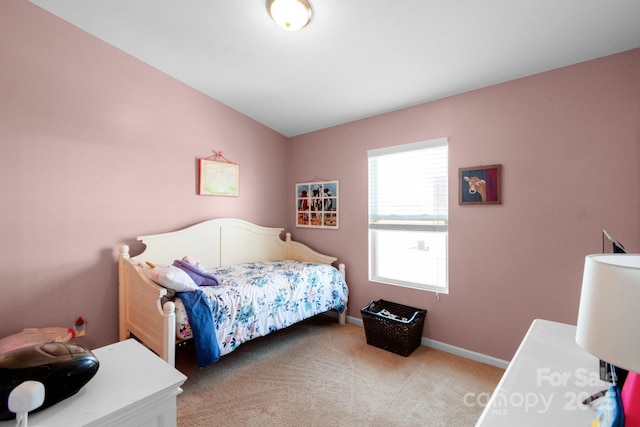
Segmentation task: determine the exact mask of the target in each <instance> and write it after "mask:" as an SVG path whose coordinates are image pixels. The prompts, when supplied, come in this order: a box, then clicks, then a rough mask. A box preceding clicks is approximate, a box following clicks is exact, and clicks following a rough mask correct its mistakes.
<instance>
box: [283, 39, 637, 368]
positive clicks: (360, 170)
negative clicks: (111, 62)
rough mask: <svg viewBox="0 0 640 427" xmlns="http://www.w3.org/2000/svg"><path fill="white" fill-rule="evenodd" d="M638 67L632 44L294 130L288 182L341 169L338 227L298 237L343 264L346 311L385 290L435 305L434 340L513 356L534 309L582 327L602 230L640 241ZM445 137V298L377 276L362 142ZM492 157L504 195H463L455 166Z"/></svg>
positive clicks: (431, 314) (337, 175) (298, 232)
mask: <svg viewBox="0 0 640 427" xmlns="http://www.w3.org/2000/svg"><path fill="white" fill-rule="evenodd" d="M639 75H640V49H635V50H632V51H629V52H626V53H622V54H619V55H614V56H610V57H606V58H603V59H599V60H595V61H590V62H586V63H582V64H578V65H575V66H571V67H567V68H563V69H559V70H555V71H552V72H548V73H543V74H539V75H535V76H531V77H528V78H524V79H520V80H516V81H512V82H509V83H505V84H501V85H497V86H493V87H489V88H485V89H481V90H477V91H473V92H469V93H465V94H462V95H458V96H454V97H451V98H447V99H443V100H440V101H436V102H431V103H427V104H423V105H419V106H416V107H413V108H408V109H404V110H401V111H396V112H393V113H389V114H385V115H381V116H378V117H373V118H370V119H367V120H361V121H357V122H353V123H349V124H346V125H343V126H338V127H334V128H331V129H326V130H322V131H318V132H314V133H310V134H307V135H302V136H299V137H297V138H294V139H293V140H292V141H290V142H289V147H290V155H291V156H292V157H291V160H292V161H291V165H292V166H291V170H290V173H289V187H290V188H293V185H294V183H295V182H301V181H308V180H311V179H314V178H316V177H319V178H322V179H327V180H339V181H340V202H339V203H340V209H341V210H340V229H339V230H329V231H327V230H310V229H302V228H300V229H294V233H293V234H294V238H296V239H298V240H301V241H306V242H309V243H313V245H314V246H315V247H317V248H318V249H320V250H323V251H326V252H329V253H332V254H335V255H336V256H338V257H339V259H340V261H341V262H344V263H346V264H347V279H348V283H349V286H350V292H351V293H350V301H349V312H348V314H349V315H350V316H355V317H360V312H359V309H360V308H361V307H363V306H365V305H366V304H367V303H368V302H369V301H371V300H373V299H379V298H384V299H389V300H393V301H397V302H401V303H405V304H409V305H413V306H418V307H422V308H426V309H427V310H428V314H427V323H426V326H425V333H424V335H425V336H426V337H428V338H431V339H434V340H437V341H441V342H445V343H447V344H451V345H454V346H458V347H462V348H465V349H468V350H472V351H476V352H479V353H483V354H488V355H491V356H494V357H498V358H501V359H510V358H511V356H512V355H513V353H514V351H515V350H516V348H517V346H518V344H519V342H520V341H521V339H522V337H523V335H524V333H525V332H526V330H527V328H528V327H529V325H530V323H531V321H532V320H533V319H534V318H546V319H550V320H556V321H562V322H567V323H574V324H575V321H576V317H577V310H578V299H579V293H580V286H581V280H582V268H583V263H584V257H585V255H587V254H590V253H597V252H599V251H601V230H602V229H603V228H605V229H607V230H609V231H610V232H612V233H613V234H614V235H615V236H617V238H618V239H619V240H620V241H621V242H622V243H623V244H625V245H626V247H627V249H628V250H631V251H635V252H638V251H639V250H640V220H639V219H640V192H639V191H638V189H637V183H638V182H640V167H639V166H640V165H639V162H640V79H639V78H638V76H639ZM439 137H448V138H449V147H450V161H449V165H450V180H451V181H450V187H449V189H450V211H449V215H450V236H449V250H450V254H449V255H450V294H449V295H442V296H441V298H440V300H439V301H438V300H436V298H435V295H434V294H433V293H431V292H425V291H415V290H409V289H406V288H398V287H393V286H389V285H383V284H378V283H372V282H369V281H368V279H367V277H368V275H367V153H366V152H367V150H368V149H372V148H379V147H384V146H389V145H396V144H403V143H409V142H415V141H422V140H428V139H433V138H439ZM494 163H501V164H502V165H503V179H504V181H503V183H504V186H503V200H504V201H503V204H502V205H500V206H459V205H458V201H457V200H458V192H457V173H458V168H460V167H468V166H478V165H483V164H484V165H487V164H494ZM292 193H293V192H292ZM292 193H291V194H289V197H290V199H289V200H290V201H289V204H290V205H291V206H294V201H293V194H292ZM293 227H295V222H294V220H293V215H290V216H289V228H292V229H293Z"/></svg>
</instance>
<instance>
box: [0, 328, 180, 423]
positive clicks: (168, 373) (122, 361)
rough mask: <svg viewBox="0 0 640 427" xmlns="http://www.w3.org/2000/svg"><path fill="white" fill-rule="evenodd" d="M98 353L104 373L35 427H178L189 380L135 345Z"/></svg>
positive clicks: (41, 416)
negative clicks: (180, 400)
mask: <svg viewBox="0 0 640 427" xmlns="http://www.w3.org/2000/svg"><path fill="white" fill-rule="evenodd" d="M92 352H93V354H94V355H95V356H96V357H97V358H98V360H99V361H100V368H99V369H98V373H97V374H96V375H95V376H94V377H93V378H92V379H91V381H89V382H88V383H87V384H86V385H85V386H84V387H83V388H82V389H81V390H80V391H79V392H78V393H77V394H75V395H74V396H71V397H69V398H68V399H65V400H63V401H62V402H59V403H57V404H55V405H53V406H51V407H49V408H47V409H44V410H42V411H40V412H35V413H33V414H29V426H30V427H39V426H43V427H44V426H47V427H56V426H64V427H73V426H110V427H111V426H127V427H130V426H143V425H144V426H146V427H151V426H159V427H160V426H162V427H168V426H175V425H176V396H177V395H178V394H180V393H182V389H181V388H180V386H181V385H182V384H183V383H184V382H185V380H186V379H187V377H186V376H184V375H183V374H182V373H180V372H179V371H177V370H176V369H174V368H173V367H171V366H169V365H168V364H167V363H166V362H165V361H164V360H162V359H160V358H159V357H158V356H156V355H155V354H154V353H153V352H151V351H150V350H148V349H147V348H146V347H144V346H143V345H141V344H140V343H138V342H137V341H135V340H133V339H129V340H126V341H121V342H118V343H115V344H111V345H108V346H105V347H101V348H98V349H96V350H92ZM15 423H16V422H15V420H11V421H4V422H0V427H5V426H15Z"/></svg>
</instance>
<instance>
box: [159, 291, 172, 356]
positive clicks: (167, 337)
mask: <svg viewBox="0 0 640 427" xmlns="http://www.w3.org/2000/svg"><path fill="white" fill-rule="evenodd" d="M162 311H163V312H164V317H163V319H164V328H163V329H164V333H163V334H162V337H163V342H162V354H161V355H160V357H161V358H163V359H164V360H165V361H166V362H167V363H168V364H169V365H171V366H176V305H175V304H174V303H173V301H167V302H165V303H164V305H163V306H162Z"/></svg>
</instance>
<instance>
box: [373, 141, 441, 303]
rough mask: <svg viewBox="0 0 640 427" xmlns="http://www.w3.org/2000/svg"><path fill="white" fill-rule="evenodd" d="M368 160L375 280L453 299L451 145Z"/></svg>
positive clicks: (410, 147) (396, 150)
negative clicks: (450, 277) (450, 293)
mask: <svg viewBox="0 0 640 427" xmlns="http://www.w3.org/2000/svg"><path fill="white" fill-rule="evenodd" d="M367 155H368V158H369V280H371V281H373V282H381V283H388V284H393V285H400V286H406V287H411V288H418V289H426V290H431V291H435V292H442V293H447V292H448V290H449V280H448V248H447V247H448V222H449V218H448V217H449V215H448V204H449V182H448V181H449V180H448V157H449V156H448V140H447V139H446V138H442V139H437V140H431V141H424V142H417V143H413V144H405V145H398V146H394V147H388V148H380V149H376V150H369V151H368V152H367Z"/></svg>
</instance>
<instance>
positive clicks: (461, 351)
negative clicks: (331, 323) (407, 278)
mask: <svg viewBox="0 0 640 427" xmlns="http://www.w3.org/2000/svg"><path fill="white" fill-rule="evenodd" d="M336 317H337V316H336ZM347 323H351V324H353V325H357V326H360V327H364V324H363V323H362V319H358V318H356V317H351V316H347ZM421 344H422V345H424V346H427V347H431V348H434V349H436V350H442V351H445V352H447V353H451V354H455V355H456V356H460V357H464V358H466V359H470V360H474V361H476V362H480V363H486V364H487V365H491V366H496V367H498V368H501V369H506V368H507V366H508V365H509V362H508V361H507V360H502V359H498V358H496V357H492V356H487V355H486V354H482V353H478V352H475V351H471V350H467V349H465V348H461V347H456V346H455V345H450V344H446V343H443V342H440V341H436V340H432V339H429V338H425V337H422V340H421Z"/></svg>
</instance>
